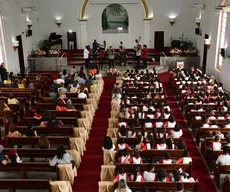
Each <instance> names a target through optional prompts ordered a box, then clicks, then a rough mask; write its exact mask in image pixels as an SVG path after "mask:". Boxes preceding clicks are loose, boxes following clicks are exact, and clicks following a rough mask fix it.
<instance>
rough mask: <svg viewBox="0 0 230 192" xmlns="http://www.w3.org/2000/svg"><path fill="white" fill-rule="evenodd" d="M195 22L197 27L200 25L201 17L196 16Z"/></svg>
mask: <svg viewBox="0 0 230 192" xmlns="http://www.w3.org/2000/svg"><path fill="white" fill-rule="evenodd" d="M195 23H196V24H197V26H198V27H200V23H201V18H196V20H195Z"/></svg>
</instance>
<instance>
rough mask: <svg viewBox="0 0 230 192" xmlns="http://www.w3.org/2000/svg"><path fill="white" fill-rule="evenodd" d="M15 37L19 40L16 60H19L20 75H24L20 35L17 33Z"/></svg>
mask: <svg viewBox="0 0 230 192" xmlns="http://www.w3.org/2000/svg"><path fill="white" fill-rule="evenodd" d="M16 39H17V41H18V42H19V47H18V60H19V67H20V73H21V75H22V76H24V75H25V63H24V54H23V46H22V36H21V35H19V36H17V37H16Z"/></svg>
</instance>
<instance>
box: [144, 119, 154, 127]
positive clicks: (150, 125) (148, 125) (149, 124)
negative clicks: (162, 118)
mask: <svg viewBox="0 0 230 192" xmlns="http://www.w3.org/2000/svg"><path fill="white" fill-rule="evenodd" d="M144 127H145V128H153V123H152V121H151V119H150V118H149V117H147V118H146V120H145V124H144Z"/></svg>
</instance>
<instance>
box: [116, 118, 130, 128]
mask: <svg viewBox="0 0 230 192" xmlns="http://www.w3.org/2000/svg"><path fill="white" fill-rule="evenodd" d="M122 126H125V127H126V128H127V127H128V126H129V125H128V123H126V122H125V121H124V119H123V118H121V117H120V118H119V123H118V128H121V127H122Z"/></svg>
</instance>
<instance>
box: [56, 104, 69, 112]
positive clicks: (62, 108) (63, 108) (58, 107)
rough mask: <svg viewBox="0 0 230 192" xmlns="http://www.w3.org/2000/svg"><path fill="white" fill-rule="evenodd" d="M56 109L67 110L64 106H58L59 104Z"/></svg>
mask: <svg viewBox="0 0 230 192" xmlns="http://www.w3.org/2000/svg"><path fill="white" fill-rule="evenodd" d="M56 111H67V108H66V107H60V106H58V105H57V106H56Z"/></svg>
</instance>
